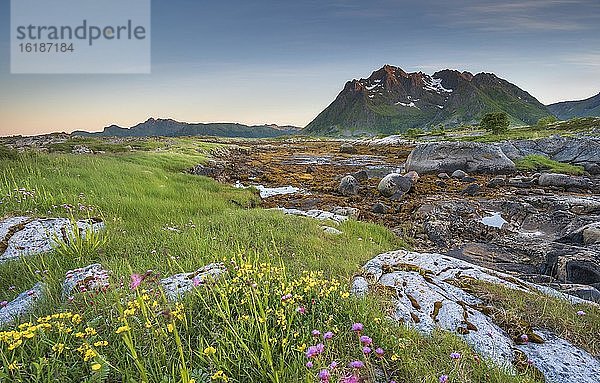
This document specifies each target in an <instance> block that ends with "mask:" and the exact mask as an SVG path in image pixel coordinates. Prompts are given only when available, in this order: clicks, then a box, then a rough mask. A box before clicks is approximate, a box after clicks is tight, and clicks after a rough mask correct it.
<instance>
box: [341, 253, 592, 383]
mask: <svg viewBox="0 0 600 383" xmlns="http://www.w3.org/2000/svg"><path fill="white" fill-rule="evenodd" d="M469 279H476V280H478V281H484V282H488V283H491V284H501V285H503V286H505V287H507V288H510V289H514V290H520V291H531V292H533V291H540V292H542V293H547V294H550V295H552V296H555V297H560V298H564V299H568V300H569V301H570V302H573V303H584V302H585V301H583V300H581V299H578V298H575V297H568V296H566V295H564V294H562V293H560V292H558V291H555V290H551V289H548V288H545V287H543V286H537V285H534V284H532V283H528V282H525V281H522V280H519V279H517V278H514V277H512V276H510V275H507V274H504V273H500V272H496V271H493V270H490V269H486V268H483V267H480V266H477V265H474V264H471V263H468V262H465V261H462V260H458V259H455V258H451V257H448V256H444V255H440V254H430V253H415V252H408V251H404V250H400V251H393V252H389V253H385V254H380V255H378V256H377V257H375V258H374V259H372V260H370V261H369V262H367V263H366V264H365V265H364V267H363V273H362V276H359V277H357V278H355V280H354V283H353V287H352V291H353V292H354V293H355V294H357V295H364V294H365V293H366V290H368V289H369V288H370V287H371V286H372V287H374V288H381V287H383V288H386V289H388V290H390V291H393V295H392V296H393V300H394V304H395V309H394V312H393V317H394V318H395V319H396V320H399V321H402V322H404V323H406V324H408V325H409V326H411V327H413V328H415V329H416V330H418V331H419V332H421V333H423V334H430V333H431V332H432V331H433V330H434V329H436V328H441V329H444V330H446V331H450V332H453V333H455V334H456V335H457V336H459V337H461V338H462V339H463V340H464V341H465V342H466V343H468V344H469V345H470V346H471V347H473V349H474V350H475V351H476V352H478V353H479V354H481V355H482V356H483V357H485V358H489V359H491V360H493V361H494V362H496V363H497V364H500V365H503V366H506V367H509V368H510V366H511V363H512V361H513V359H514V354H515V350H519V351H521V352H523V353H525V355H526V356H527V357H528V358H529V359H530V360H531V361H532V362H533V364H534V365H535V366H536V368H537V369H538V370H539V371H540V372H542V373H543V374H544V377H545V379H546V381H547V382H549V383H568V382H574V381H577V382H586V383H587V382H589V383H592V382H595V380H596V378H595V377H596V376H599V374H600V361H598V360H597V359H596V358H594V356H592V355H590V354H589V353H587V352H586V351H584V350H581V349H579V348H578V347H576V346H574V345H573V344H571V343H569V342H567V341H566V340H564V339H561V338H559V337H558V336H556V335H555V334H552V333H549V332H547V331H541V330H538V329H533V332H532V334H530V335H531V338H534V337H535V338H538V337H539V338H538V339H541V340H540V341H539V342H543V343H539V342H529V343H528V344H526V345H520V344H517V343H515V339H513V337H512V336H511V335H509V334H508V333H507V332H506V331H504V330H503V329H502V328H500V327H499V326H498V325H497V324H496V323H494V320H493V318H492V317H490V316H488V315H487V314H486V311H487V310H483V309H482V307H483V306H484V305H483V302H482V301H481V300H480V299H479V298H478V297H476V296H474V295H472V294H471V293H469V292H467V291H466V290H464V289H463V288H461V287H460V286H461V281H468V280H469ZM377 286H379V287H377Z"/></svg>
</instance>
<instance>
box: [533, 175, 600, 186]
mask: <svg viewBox="0 0 600 383" xmlns="http://www.w3.org/2000/svg"><path fill="white" fill-rule="evenodd" d="M538 184H539V185H540V186H554V187H560V188H578V189H589V188H590V187H591V186H592V185H591V182H590V179H589V178H586V177H576V176H570V175H567V174H560V173H543V174H542V175H541V176H540V178H539V179H538Z"/></svg>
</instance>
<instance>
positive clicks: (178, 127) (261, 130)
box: [72, 118, 298, 138]
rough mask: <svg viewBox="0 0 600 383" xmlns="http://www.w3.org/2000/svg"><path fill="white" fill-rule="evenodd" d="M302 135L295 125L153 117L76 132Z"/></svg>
mask: <svg viewBox="0 0 600 383" xmlns="http://www.w3.org/2000/svg"><path fill="white" fill-rule="evenodd" d="M294 133H298V128H296V127H293V126H277V125H257V126H248V125H243V124H236V123H209V124H200V123H197V124H190V123H187V122H179V121H175V120H171V119H154V118H150V119H148V120H147V121H145V122H142V123H139V124H137V125H135V126H132V127H131V128H122V127H120V126H117V125H111V126H108V127H106V128H104V130H103V131H102V132H95V133H90V132H84V131H75V132H73V133H72V134H73V135H74V136H117V137H147V136H164V137H182V136H219V137H242V138H263V137H278V136H283V135H286V134H294Z"/></svg>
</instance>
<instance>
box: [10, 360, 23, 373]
mask: <svg viewBox="0 0 600 383" xmlns="http://www.w3.org/2000/svg"><path fill="white" fill-rule="evenodd" d="M20 367H21V366H19V364H18V363H17V361H14V362H12V363H11V364H9V365H8V369H9V370H10V371H13V370H18V369H19V368H20Z"/></svg>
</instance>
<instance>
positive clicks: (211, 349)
mask: <svg viewBox="0 0 600 383" xmlns="http://www.w3.org/2000/svg"><path fill="white" fill-rule="evenodd" d="M216 352H217V350H216V349H215V348H214V347H213V346H208V347H206V348H205V349H204V351H203V353H204V355H206V356H210V355H214V354H215V353H216Z"/></svg>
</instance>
